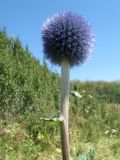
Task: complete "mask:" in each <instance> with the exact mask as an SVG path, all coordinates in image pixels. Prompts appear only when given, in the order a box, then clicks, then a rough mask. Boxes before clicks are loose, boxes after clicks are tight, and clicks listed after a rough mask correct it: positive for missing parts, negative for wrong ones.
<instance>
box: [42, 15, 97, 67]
mask: <svg viewBox="0 0 120 160" xmlns="http://www.w3.org/2000/svg"><path fill="white" fill-rule="evenodd" d="M42 39H43V46H44V54H45V57H46V58H47V59H49V60H50V61H51V62H52V63H54V64H58V65H60V64H61V62H62V60H63V59H66V60H68V62H69V64H70V66H74V65H78V64H81V63H83V62H84V61H85V60H86V58H87V57H88V55H89V53H90V52H91V49H92V47H93V44H94V35H93V33H92V28H91V26H90V25H89V23H88V21H87V20H86V18H85V17H83V16H80V15H77V14H75V13H72V12H62V13H59V14H56V15H54V16H53V17H51V18H50V19H48V20H47V21H46V22H45V23H44V25H43V30H42Z"/></svg>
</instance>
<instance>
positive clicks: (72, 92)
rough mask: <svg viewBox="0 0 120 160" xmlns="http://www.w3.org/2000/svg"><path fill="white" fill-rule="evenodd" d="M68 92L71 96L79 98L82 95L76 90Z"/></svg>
mask: <svg viewBox="0 0 120 160" xmlns="http://www.w3.org/2000/svg"><path fill="white" fill-rule="evenodd" d="M70 94H71V95H73V96H76V97H79V98H81V97H82V96H81V95H80V93H79V92H76V91H71V92H70Z"/></svg>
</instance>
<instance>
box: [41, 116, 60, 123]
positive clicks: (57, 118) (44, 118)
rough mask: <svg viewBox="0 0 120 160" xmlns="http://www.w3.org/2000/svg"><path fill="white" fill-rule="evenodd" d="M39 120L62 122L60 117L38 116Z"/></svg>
mask: <svg viewBox="0 0 120 160" xmlns="http://www.w3.org/2000/svg"><path fill="white" fill-rule="evenodd" d="M40 120H44V121H51V122H62V121H63V118H62V117H61V116H60V117H40Z"/></svg>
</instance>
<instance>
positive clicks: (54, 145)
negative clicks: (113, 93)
mask: <svg viewBox="0 0 120 160" xmlns="http://www.w3.org/2000/svg"><path fill="white" fill-rule="evenodd" d="M85 96H88V95H85ZM89 97H90V96H89ZM91 98H92V97H90V99H89V101H88V99H87V100H86V97H83V98H82V99H80V100H79V101H80V102H77V103H78V108H72V107H71V109H70V130H69V133H70V152H71V160H119V159H120V105H119V104H112V103H111V104H106V103H104V104H103V103H102V104H100V103H99V102H98V101H96V100H95V99H94V98H92V99H91ZM81 100H82V102H81ZM79 105H81V106H80V107H79ZM91 106H92V107H91ZM90 107H91V108H90ZM50 114H52V111H51V113H49V115H50ZM39 115H40V113H39V112H38V113H32V112H31V113H27V114H26V113H25V114H23V115H22V116H20V117H19V118H18V119H17V120H15V121H12V120H11V121H9V123H7V124H6V125H5V123H4V121H3V120H1V122H0V160H16V159H17V160H61V145H60V130H59V123H57V122H56V121H50V122H49V121H43V120H40V118H39V117H40V116H39ZM92 150H94V155H93V156H92ZM85 157H88V159H87V158H86V159H85ZM75 158H76V159H75Z"/></svg>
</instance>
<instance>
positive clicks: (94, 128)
mask: <svg viewBox="0 0 120 160" xmlns="http://www.w3.org/2000/svg"><path fill="white" fill-rule="evenodd" d="M71 91H77V92H79V93H80V96H79V97H77V96H75V95H74V94H70V124H69V125H70V131H69V132H70V144H71V155H72V157H73V159H74V158H75V160H85V158H86V159H87V160H119V159H120V98H119V97H120V83H119V82H102V81H99V82H79V81H72V82H71ZM71 93H73V92H71ZM59 106H60V78H59V75H58V74H57V73H51V72H50V71H49V69H48V67H47V64H46V63H45V62H44V65H41V64H40V62H39V61H38V60H36V59H35V58H34V57H33V56H32V54H31V53H30V51H29V49H28V47H26V48H24V47H22V44H21V42H20V40H19V39H18V38H17V39H13V37H10V38H8V36H7V34H6V32H5V30H1V31H0V160H4V159H8V160H16V159H18V160H61V149H60V148H61V146H60V130H59V123H58V121H60V120H59V119H58V118H54V119H52V118H49V117H52V116H53V117H58V116H59Z"/></svg>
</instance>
